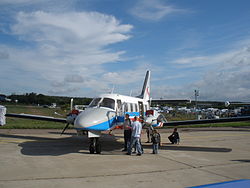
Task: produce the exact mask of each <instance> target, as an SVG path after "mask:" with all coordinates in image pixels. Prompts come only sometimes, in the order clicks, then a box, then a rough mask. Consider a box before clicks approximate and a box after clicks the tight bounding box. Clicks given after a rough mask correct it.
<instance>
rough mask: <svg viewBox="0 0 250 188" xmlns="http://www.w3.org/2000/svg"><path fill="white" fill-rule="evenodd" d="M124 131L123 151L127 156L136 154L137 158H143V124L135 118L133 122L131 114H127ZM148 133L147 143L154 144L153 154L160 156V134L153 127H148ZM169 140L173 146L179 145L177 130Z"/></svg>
mask: <svg viewBox="0 0 250 188" xmlns="http://www.w3.org/2000/svg"><path fill="white" fill-rule="evenodd" d="M123 130H124V148H123V150H122V151H124V152H127V155H131V154H132V153H136V155H137V156H141V155H142V154H143V147H142V144H141V134H142V123H141V122H140V121H139V118H138V117H137V116H135V117H134V119H133V121H131V119H130V118H129V114H126V115H125V120H124V124H123ZM146 132H147V139H148V140H147V142H146V143H152V153H153V154H158V150H159V146H161V135H160V133H159V132H158V131H157V130H156V129H154V128H153V127H152V126H148V127H147V131H146ZM168 139H169V141H170V142H171V143H172V144H179V142H180V137H179V133H178V131H177V128H175V129H174V131H173V133H172V134H171V135H170V136H169V137H168ZM132 150H133V151H132Z"/></svg>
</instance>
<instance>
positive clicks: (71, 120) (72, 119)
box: [58, 98, 79, 135]
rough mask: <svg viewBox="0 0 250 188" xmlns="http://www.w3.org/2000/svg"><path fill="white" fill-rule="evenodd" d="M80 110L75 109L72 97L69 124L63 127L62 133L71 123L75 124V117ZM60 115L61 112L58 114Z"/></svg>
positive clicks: (68, 116)
mask: <svg viewBox="0 0 250 188" xmlns="http://www.w3.org/2000/svg"><path fill="white" fill-rule="evenodd" d="M78 113H79V111H78V110H75V109H73V98H72V99H70V113H69V114H68V115H67V124H66V126H65V127H64V128H63V130H62V132H61V135H62V134H63V133H64V132H65V130H66V129H67V128H68V127H69V125H70V124H72V125H73V124H74V121H75V118H76V116H77V115H78ZM58 115H59V114H58Z"/></svg>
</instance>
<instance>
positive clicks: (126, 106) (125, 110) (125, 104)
mask: <svg viewBox="0 0 250 188" xmlns="http://www.w3.org/2000/svg"><path fill="white" fill-rule="evenodd" d="M124 112H128V104H127V103H124Z"/></svg>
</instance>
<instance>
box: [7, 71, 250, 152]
mask: <svg viewBox="0 0 250 188" xmlns="http://www.w3.org/2000/svg"><path fill="white" fill-rule="evenodd" d="M125 114H129V117H130V118H131V119H133V118H134V116H137V117H140V121H143V124H144V125H148V126H152V127H154V128H157V127H162V126H171V125H174V126H176V125H188V124H205V123H217V122H232V121H246V120H250V117H249V116H248V117H237V118H223V119H212V120H191V121H176V122H167V121H166V119H165V117H164V116H163V115H162V114H159V113H158V112H157V111H155V110H151V109H150V71H147V73H146V77H145V80H144V84H143V88H142V92H141V94H140V95H139V96H138V97H131V96H124V95H119V94H103V95H100V96H99V97H97V98H94V99H93V100H92V102H91V103H90V104H89V106H88V107H87V108H86V109H85V110H84V111H81V112H79V111H76V110H72V112H71V114H70V115H68V116H67V118H66V119H64V118H54V117H47V116H37V115H30V114H6V115H5V116H7V117H18V118H27V119H37V120H45V121H55V122H62V123H67V125H66V126H65V127H64V129H63V131H62V134H63V133H64V131H65V130H66V129H67V128H68V126H69V124H73V125H74V128H75V129H76V130H77V132H78V134H81V133H83V132H84V131H85V132H86V131H87V132H88V137H89V138H90V146H89V151H90V153H94V152H96V153H101V147H100V141H99V137H100V136H101V131H108V130H112V129H114V128H116V127H117V126H118V127H119V126H120V125H122V124H123V122H124V117H125Z"/></svg>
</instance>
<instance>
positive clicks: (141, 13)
mask: <svg viewBox="0 0 250 188" xmlns="http://www.w3.org/2000/svg"><path fill="white" fill-rule="evenodd" d="M183 11H184V10H181V9H177V8H175V7H173V6H171V5H166V3H164V1H162V0H138V1H137V3H136V5H135V6H134V7H133V8H132V9H131V11H130V12H131V14H132V15H134V16H136V17H138V18H140V19H143V20H149V21H158V20H161V19H162V18H164V17H165V16H167V15H170V14H174V13H180V12H183Z"/></svg>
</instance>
